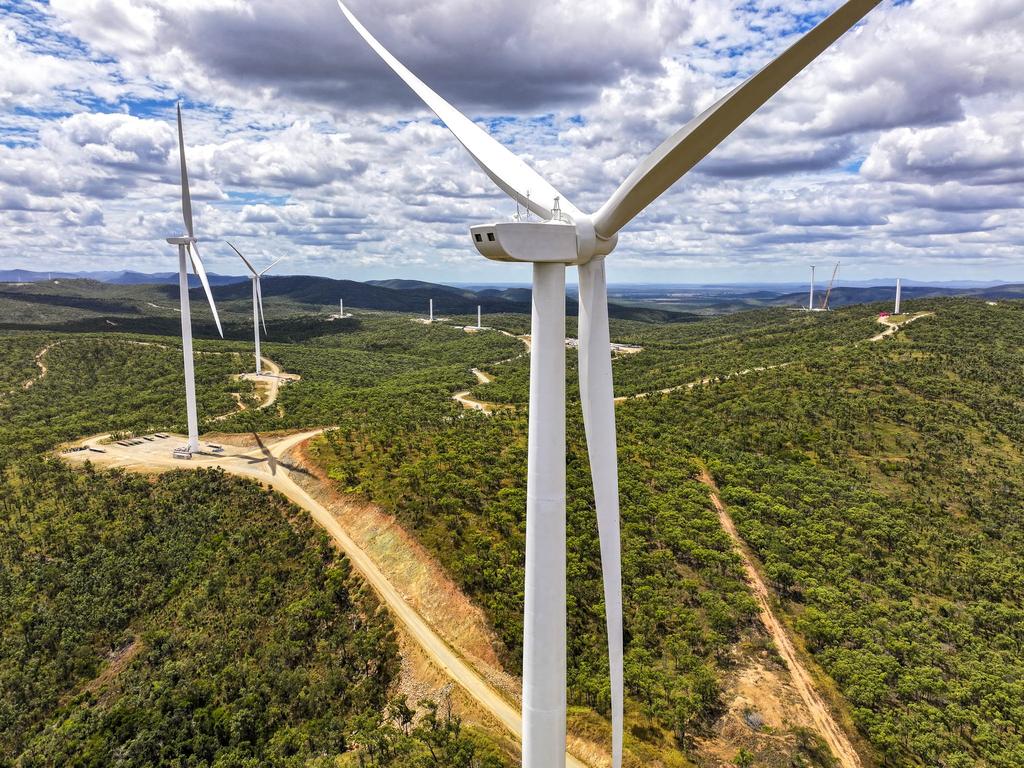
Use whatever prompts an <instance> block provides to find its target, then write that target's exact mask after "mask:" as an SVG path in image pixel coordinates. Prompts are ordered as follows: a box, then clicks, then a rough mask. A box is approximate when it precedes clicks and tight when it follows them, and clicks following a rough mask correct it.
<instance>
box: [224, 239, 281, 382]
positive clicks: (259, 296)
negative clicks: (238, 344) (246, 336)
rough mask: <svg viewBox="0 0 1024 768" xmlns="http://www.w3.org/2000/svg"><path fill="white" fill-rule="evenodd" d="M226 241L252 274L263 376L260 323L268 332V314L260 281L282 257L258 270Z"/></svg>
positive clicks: (258, 359)
mask: <svg viewBox="0 0 1024 768" xmlns="http://www.w3.org/2000/svg"><path fill="white" fill-rule="evenodd" d="M224 242H225V243H227V244H228V245H230V246H231V250H233V251H234V252H235V253H237V254H238V258H240V259H241V260H242V261H244V262H245V266H246V267H248V269H249V272H250V273H251V274H252V278H251V279H252V330H253V333H254V334H255V336H256V375H257V376H262V375H263V358H262V357H260V324H261V323H262V324H263V332H264V333H266V332H267V316H266V315H265V314H263V289H262V288H261V287H260V281H261V280H262V279H263V276H264V275H265V274H267V272H269V271H270V270H271V269H273V268H274V267H276V266H277V265H278V264H280V263H281V261H282V259H278V260H277V261H275V262H274V263H273V264H271V265H270V266H269V267H267V268H266V269H264V270H263V271H262V272H257V271H256V268H255V267H254V266H253V265H252V264H250V263H249V260H248V259H247V258H245V256H243V255H242V252H241V251H240V250H238V249H237V248H235V246H234V245H232V244H231V243H230V242H228V241H227V240H225V241H224Z"/></svg>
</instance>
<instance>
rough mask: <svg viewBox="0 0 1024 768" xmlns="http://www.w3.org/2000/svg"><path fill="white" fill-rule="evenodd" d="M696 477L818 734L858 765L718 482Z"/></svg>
mask: <svg viewBox="0 0 1024 768" xmlns="http://www.w3.org/2000/svg"><path fill="white" fill-rule="evenodd" d="M700 481H701V482H702V483H704V485H706V486H707V488H708V490H709V491H710V494H711V502H712V503H713V504H714V505H715V509H716V510H717V511H718V519H719V521H720V522H721V524H722V528H723V529H725V531H726V533H728V534H729V538H730V539H732V543H733V547H734V548H735V549H736V552H737V553H738V554H739V556H740V558H741V559H742V561H743V570H744V571H745V573H746V577H747V583H748V584H749V586H750V591H751V593H752V594H753V595H754V599H755V600H756V601H757V605H758V610H759V612H760V616H761V623H762V624H764V626H765V629H766V630H768V634H769V635H770V636H771V638H772V642H773V643H775V647H776V649H777V650H778V652H779V655H780V656H781V657H782V659H783V661H784V662H785V663H786V667H787V669H788V670H789V674H790V677H791V678H792V679H793V685H794V686H795V687H796V689H797V692H798V693H799V694H800V698H801V700H802V701H803V703H804V706H806V707H807V710H808V711H809V713H810V715H811V720H812V721H813V722H814V725H815V730H817V731H818V734H819V735H820V736H821V737H822V738H823V739H824V740H825V743H827V744H828V746H829V749H831V750H832V754H833V755H834V756H835V758H836V759H837V760H838V761H839V765H840V766H841V768H862V764H861V761H860V756H859V755H858V754H857V750H856V749H854V748H853V744H852V743H851V742H850V739H849V737H848V736H847V735H846V732H845V731H844V730H843V729H842V728H840V727H839V723H837V722H836V720H835V718H834V717H833V716H832V712H831V710H830V709H829V707H828V705H827V704H826V703H825V701H824V699H822V697H821V694H819V693H818V690H817V688H816V687H815V684H814V679H813V678H812V677H811V675H810V673H809V672H808V671H807V668H806V667H805V666H804V665H803V662H802V661H800V657H799V655H798V654H797V651H796V648H795V647H794V646H793V641H792V640H791V639H790V637H789V634H788V633H787V632H786V628H785V627H784V626H783V625H782V622H780V621H779V619H778V617H777V616H776V615H775V612H774V611H773V610H772V604H771V592H769V590H768V585H767V584H765V582H764V579H763V578H761V573H760V571H759V570H758V569H757V566H756V565H755V561H754V556H753V554H752V553H751V552H750V550H749V549H748V548H747V546H746V544H744V542H743V539H742V538H741V537H740V534H739V531H737V530H736V524H735V523H734V522H733V519H732V516H731V515H730V514H729V510H728V509H727V508H726V506H725V504H723V503H722V499H721V496H720V495H719V491H718V486H717V485H715V481H714V479H713V478H712V477H711V475H710V474H708V472H707V470H703V471H702V473H701V476H700Z"/></svg>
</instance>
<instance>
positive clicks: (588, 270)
mask: <svg viewBox="0 0 1024 768" xmlns="http://www.w3.org/2000/svg"><path fill="white" fill-rule="evenodd" d="M579 277H580V311H579V335H580V343H579V376H580V400H581V402H582V404H583V424H584V427H585V429H586V433H587V451H588V453H589V455H590V474H591V479H592V481H593V485H594V502H595V505H596V507H597V530H598V536H599V538H600V540H601V574H602V577H603V579H604V605H605V623H606V626H607V630H608V670H609V673H610V677H611V698H612V702H611V703H612V767H613V768H621V766H622V728H623V715H622V706H623V659H622V657H623V648H622V646H623V633H622V545H621V534H620V531H619V462H618V453H617V451H616V447H615V399H614V390H613V388H612V357H611V340H610V334H609V331H608V285H607V278H606V276H605V264H604V259H603V258H602V259H593V260H592V261H590V262H588V263H587V264H584V265H582V266H580V268H579Z"/></svg>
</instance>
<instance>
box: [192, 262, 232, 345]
mask: <svg viewBox="0 0 1024 768" xmlns="http://www.w3.org/2000/svg"><path fill="white" fill-rule="evenodd" d="M188 258H189V261H191V262H192V271H193V272H195V273H196V275H197V276H198V277H199V282H201V283H202V284H203V290H204V291H206V299H207V301H209V302H210V309H211V310H213V321H214V322H215V323H216V324H217V333H219V334H220V337H221V338H222V339H223V338H224V329H223V328H221V327H220V316H219V315H218V314H217V305H216V304H214V303H213V291H211V290H210V280H209V278H207V277H206V270H205V269H203V260H202V259H201V258H200V256H199V246H198V245H196V243H190V244H189V245H188Z"/></svg>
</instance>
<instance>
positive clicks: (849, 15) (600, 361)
mask: <svg viewBox="0 0 1024 768" xmlns="http://www.w3.org/2000/svg"><path fill="white" fill-rule="evenodd" d="M880 1H881V0H847V2H845V3H844V4H843V5H841V6H840V7H839V9H838V10H836V11H835V12H834V13H833V14H832V15H831V16H829V17H828V18H826V19H825V20H824V21H822V22H821V23H820V24H819V25H818V26H816V27H815V28H814V29H812V30H811V31H810V32H808V33H807V34H806V35H804V36H803V37H802V38H801V39H800V40H798V41H797V42H796V43H795V44H794V45H793V46H791V47H790V48H789V49H788V50H786V51H785V52H784V53H782V55H780V56H779V57H778V58H777V59H775V60H774V61H773V62H771V63H770V64H768V65H767V66H766V67H765V68H764V69H762V70H761V71H760V72H758V73H757V74H755V75H754V76H753V77H751V78H750V79H748V80H747V81H746V82H744V83H743V84H742V85H740V86H739V87H738V88H736V89H735V90H733V91H732V92H731V93H729V94H728V95H727V96H725V98H723V99H721V100H720V101H719V102H718V103H716V104H714V105H713V106H712V107H710V108H709V109H708V110H706V111H705V112H704V113H703V114H701V115H699V116H697V117H696V118H694V119H693V120H691V121H690V122H689V123H688V124H687V125H685V126H683V128H681V129H680V130H679V131H678V132H677V133H675V134H674V135H672V136H670V137H669V138H668V139H666V140H665V141H664V142H663V143H662V144H661V146H659V147H658V148H657V149H655V150H654V151H653V152H652V153H651V154H650V155H649V156H648V157H647V158H645V159H644V160H643V161H642V162H641V163H640V164H639V165H638V166H637V167H636V169H635V170H634V171H633V172H632V173H631V174H630V175H629V176H628V177H627V178H626V180H625V181H623V182H622V184H620V185H619V188H618V189H617V190H616V191H615V192H614V193H613V194H612V196H611V197H610V198H609V199H608V201H607V202H606V203H605V204H604V205H603V206H602V207H601V208H600V210H598V211H597V212H596V213H594V214H592V215H590V214H587V213H585V212H583V211H581V210H579V209H578V208H576V207H575V206H574V205H572V203H570V202H569V201H568V200H567V199H566V198H565V197H564V196H563V195H562V194H561V193H560V192H559V191H558V190H556V189H555V188H554V187H553V186H552V185H551V184H550V183H549V182H548V181H547V180H546V179H544V177H542V176H541V175H540V174H539V173H537V171H535V170H534V169H533V168H531V167H530V166H529V165H527V164H526V163H525V162H524V161H523V160H522V159H521V158H519V157H517V156H516V155H515V154H513V153H512V152H511V151H510V150H509V149H508V148H507V147H505V146H504V145H502V144H501V143H499V142H498V141H497V140H496V139H495V138H494V137H492V136H491V135H490V134H488V133H487V132H486V131H485V130H484V129H483V128H481V127H480V126H479V125H477V124H476V123H474V122H473V121H472V120H470V119H469V118H468V117H466V116H465V115H463V114H462V113H461V112H459V110H457V109H456V108H455V107H453V106H452V105H451V104H449V103H448V102H447V101H445V100H444V99H443V98H442V97H441V96H439V95H438V94H437V93H436V92H434V91H433V90H432V89H431V88H430V87H429V86H427V85H426V84H425V83H424V82H423V81H422V80H420V79H419V78H418V77H417V76H416V75H414V74H413V73H412V72H411V71H409V69H408V68H406V67H405V65H403V64H402V63H401V62H400V61H398V59H396V58H395V57H394V56H393V55H392V54H391V53H390V52H389V51H388V50H387V49H386V48H385V47H384V46H383V45H381V43H380V42H379V41H378V40H377V39H376V38H375V37H374V36H373V35H372V34H370V32H369V31H368V30H367V29H366V27H364V26H363V25H362V24H361V23H360V21H359V20H358V19H357V18H356V17H355V16H354V15H353V14H352V12H351V11H350V10H349V9H348V8H347V7H346V6H345V3H344V2H342V0H337V2H338V5H339V7H340V8H341V11H342V13H343V14H344V15H345V17H346V18H347V19H348V21H349V23H350V24H351V25H352V27H353V28H354V29H355V30H356V32H357V33H358V34H359V35H360V36H361V37H362V38H363V40H364V41H365V42H366V43H367V45H369V46H370V48H372V49H373V50H374V51H375V52H376V53H377V55H378V56H380V58H381V59H382V60H383V61H384V63H386V64H387V65H388V66H389V67H390V68H391V69H392V70H393V71H394V72H395V74H396V75H398V76H399V77H400V78H401V79H402V80H403V81H404V82H405V84H406V85H408V86H409V88H411V89H412V90H413V91H414V92H415V93H416V94H417V95H418V96H419V97H420V99H422V100H423V102H424V103H425V104H426V105H427V106H428V107H429V108H430V109H431V110H432V111H433V112H434V114H435V115H437V117H438V118H440V120H441V121H442V122H443V123H444V124H445V125H446V126H447V127H448V129H449V130H450V131H451V132H452V133H453V134H454V135H455V137H456V138H457V139H458V140H459V142H460V143H461V144H462V146H463V147H465V149H466V150H467V151H468V152H469V154H470V155H471V156H472V158H473V160H474V161H476V163H477V164H478V165H479V166H480V168H481V169H482V170H483V171H484V173H486V174H487V176H488V177H489V178H490V179H491V180H492V181H493V182H494V183H495V184H496V185H497V186H498V187H499V188H500V189H501V190H502V191H504V192H505V193H506V194H507V195H508V196H509V197H511V198H512V199H513V200H515V202H516V205H517V206H519V207H525V208H526V210H527V211H529V212H530V213H533V214H536V215H537V216H539V217H540V219H541V221H522V220H520V221H514V222H502V223H495V224H487V225H482V226H475V227H472V228H471V230H470V231H471V235H472V239H473V244H474V246H475V247H476V248H477V250H479V251H480V253H481V254H482V255H483V256H485V257H486V258H488V259H491V260H493V261H502V262H517V263H526V264H531V265H532V269H533V298H532V302H533V316H532V328H531V335H532V352H531V359H530V406H529V433H530V434H529V458H528V462H527V463H528V466H527V510H526V591H525V616H524V623H523V626H524V638H523V704H522V706H523V768H564V766H565V764H566V751H565V750H566V565H565V557H566V552H565V546H566V537H565V506H566V505H565V268H566V267H567V266H576V267H577V268H578V269H579V285H580V300H579V306H580V314H579V337H580V339H579V361H580V364H579V383H580V395H581V399H582V406H583V421H584V427H585V430H586V437H587V449H588V452H589V456H590V466H591V479H592V482H593V487H594V501H595V507H596V510H597V522H598V535H599V538H600V542H601V568H602V573H603V579H604V598H605V617H606V627H607V632H608V666H609V673H610V698H611V719H612V765H613V768H620V766H621V765H622V751H623V743H622V737H623V700H624V689H623V628H622V584H621V581H622V579H621V562H620V558H621V554H620V533H619V494H618V464H617V461H618V460H617V454H616V447H615V403H614V391H613V387H612V365H611V351H610V333H609V328H608V288H607V275H606V273H605V259H604V257H605V256H607V255H609V254H610V253H611V252H612V251H613V250H614V248H615V245H616V243H617V240H618V233H619V231H620V230H621V229H622V228H623V227H625V226H626V225H627V224H628V223H629V222H630V221H632V220H633V219H634V218H635V217H636V216H637V215H639V214H640V212H641V211H643V210H644V209H645V208H646V207H647V206H648V205H650V204H651V203H652V202H654V201H655V200H656V199H658V198H659V197H660V196H661V195H662V194H663V193H664V192H665V191H666V190H667V189H669V188H670V187H671V186H672V185H673V184H675V183H676V182H677V181H678V180H679V179H680V178H681V177H682V176H683V175H685V174H686V173H687V172H689V171H690V170H691V169H692V168H693V167H694V166H695V165H696V164H697V163H699V162H700V161H701V160H702V159H703V158H704V157H706V156H707V155H708V154H709V153H710V152H711V151H712V150H714V149H715V147H717V146H718V145H719V144H720V143H721V142H722V141H724V140H725V139H726V138H727V137H728V136H729V135H730V134H732V133H733V131H735V130H736V129H737V128H738V127H739V126H740V125H742V124H743V123H744V122H745V121H746V120H747V118H749V117H750V116H751V115H752V114H753V113H754V112H755V111H757V110H758V109H759V108H760V107H761V106H763V105H764V104H765V103H766V102H767V101H768V100H769V99H770V98H771V97H772V96H773V95H774V94H776V93H777V92H778V91H779V90H780V89H782V87H783V86H785V85H786V84H787V83H788V82H789V81H790V80H792V79H793V78H794V77H795V76H796V75H797V74H799V73H800V72H801V71H802V70H803V69H805V68H806V67H807V66H808V65H809V64H810V63H811V62H812V61H814V59H816V58H817V57H818V56H819V55H820V54H821V53H822V52H823V51H825V50H826V49H827V48H828V47H829V46H831V45H832V43H834V42H835V41H836V40H837V39H839V37H841V36H842V35H843V34H845V33H846V32H847V31H848V30H849V29H850V28H851V27H853V26H854V25H855V24H856V23H857V22H859V21H860V20H861V19H862V18H864V16H865V15H867V13H868V12H869V11H871V9H873V8H874V7H875V6H876V5H878V4H879V2H880Z"/></svg>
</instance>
